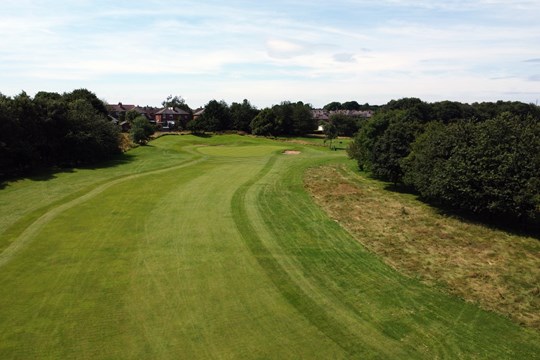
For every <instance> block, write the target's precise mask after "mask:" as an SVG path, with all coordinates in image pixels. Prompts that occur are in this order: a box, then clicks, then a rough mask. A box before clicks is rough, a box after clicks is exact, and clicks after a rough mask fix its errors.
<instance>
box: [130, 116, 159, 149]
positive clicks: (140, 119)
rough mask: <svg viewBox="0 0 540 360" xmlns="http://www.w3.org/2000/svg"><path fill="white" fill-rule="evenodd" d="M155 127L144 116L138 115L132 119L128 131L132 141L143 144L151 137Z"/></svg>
mask: <svg viewBox="0 0 540 360" xmlns="http://www.w3.org/2000/svg"><path fill="white" fill-rule="evenodd" d="M154 132H155V128H154V126H153V125H152V124H150V122H149V121H148V119H147V118H146V117H145V116H142V115H139V116H137V117H136V118H135V119H134V120H133V125H132V126H131V130H130V132H129V134H130V136H131V139H132V140H133V142H135V143H137V144H139V145H145V144H146V143H148V141H149V140H150V139H151V137H152V135H153V134H154Z"/></svg>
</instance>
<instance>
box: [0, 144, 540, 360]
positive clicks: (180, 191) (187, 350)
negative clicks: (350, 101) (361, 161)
mask: <svg viewBox="0 0 540 360" xmlns="http://www.w3.org/2000/svg"><path fill="white" fill-rule="evenodd" d="M287 149H289V150H299V151H301V153H300V154H298V155H284V154H283V153H282V152H283V151H284V150H287ZM336 161H345V160H344V154H343V152H330V151H327V150H326V149H324V148H320V147H311V146H308V145H300V144H291V143H279V142H274V141H270V140H264V139H254V138H249V137H240V136H232V135H231V136H215V137H212V138H197V137H192V136H166V137H162V138H159V139H157V140H155V141H153V142H152V143H151V146H148V147H141V148H138V149H135V150H133V151H132V152H130V153H129V155H128V156H127V157H125V158H124V159H121V160H119V161H117V162H116V163H114V162H113V163H111V164H109V165H110V166H109V167H106V168H102V169H83V170H76V171H73V172H65V173H58V174H54V175H51V176H49V177H48V178H47V179H34V180H23V181H19V182H16V183H11V184H8V185H7V186H6V187H5V188H4V189H2V190H0V224H1V226H2V233H1V234H0V251H1V253H0V289H1V292H0V358H1V359H29V358H40V359H59V358H78V359H100V358H105V359H123V358H126V359H141V358H148V359H156V358H158V359H163V358H164V359H166V358H170V359H238V358H246V359H270V358H274V359H288V358H289V359H299V358H305V359H315V358H319V359H351V358H359V359H370V358H381V359H387V358H396V359H415V358H420V359H434V358H450V359H455V358H485V359H500V358H508V359H533V358H538V357H539V354H540V334H539V333H538V332H535V331H532V330H527V329H524V328H521V327H519V326H517V325H516V324H514V323H512V322H510V321H509V320H507V319H505V318H503V317H501V316H498V315H495V314H493V313H489V312H486V311H483V310H481V309H479V308H478V307H476V306H473V305H471V304H468V303H465V302H463V301H461V300H459V299H457V298H454V297H449V296H447V295H444V294H442V293H440V292H438V291H437V290H434V289H432V288H429V287H427V286H425V285H423V284H421V283H420V282H418V281H416V280H414V279H411V278H408V277H404V276H402V275H400V274H399V273H397V272H395V271H394V270H392V269H391V268H389V267H388V266H386V265H384V264H383V263H382V262H381V261H380V260H379V259H378V258H377V257H376V256H374V255H372V254H371V253H369V252H367V251H366V250H365V249H364V248H363V247H362V246H361V245H360V244H359V243H358V242H357V241H356V240H354V239H353V238H352V237H351V236H350V235H349V234H348V233H347V232H346V231H345V230H343V229H342V228H341V227H340V226H339V225H338V224H337V223H336V222H334V221H332V220H330V219H329V218H328V217H327V216H326V215H325V213H324V212H323V211H322V210H320V209H319V208H318V207H317V206H316V205H315V204H314V203H313V201H312V200H311V198H310V197H309V195H307V194H306V192H305V190H304V188H303V174H304V171H305V169H307V168H308V167H311V166H317V165H320V164H324V163H328V162H336Z"/></svg>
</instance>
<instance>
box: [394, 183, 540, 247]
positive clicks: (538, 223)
mask: <svg viewBox="0 0 540 360" xmlns="http://www.w3.org/2000/svg"><path fill="white" fill-rule="evenodd" d="M384 189H385V190H387V191H390V192H393V193H399V194H407V195H413V196H414V197H415V199H416V200H418V201H421V202H422V203H424V204H426V205H429V206H430V207H431V208H432V209H434V210H435V211H436V213H437V214H439V215H442V216H445V217H450V218H454V219H457V220H459V221H461V222H464V223H467V224H471V225H480V226H485V227H488V228H490V229H493V230H500V231H505V232H508V233H510V234H513V235H518V236H527V237H532V238H535V239H537V240H540V219H536V220H525V219H516V218H513V217H504V216H495V215H492V214H478V213H473V212H471V211H466V210H462V209H455V208H452V207H450V206H448V205H445V204H441V203H439V202H436V201H433V200H430V199H426V198H424V197H422V196H420V194H418V192H416V191H415V190H414V189H413V188H412V187H409V186H406V185H400V184H387V185H386V186H385V187H384Z"/></svg>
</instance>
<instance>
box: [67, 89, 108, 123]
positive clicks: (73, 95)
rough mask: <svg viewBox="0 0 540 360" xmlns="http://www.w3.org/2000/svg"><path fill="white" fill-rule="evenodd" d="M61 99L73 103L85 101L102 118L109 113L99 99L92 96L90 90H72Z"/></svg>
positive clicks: (94, 95)
mask: <svg viewBox="0 0 540 360" xmlns="http://www.w3.org/2000/svg"><path fill="white" fill-rule="evenodd" d="M63 98H64V99H65V100H66V101H67V102H74V101H76V100H86V101H87V102H89V103H90V104H91V105H92V107H93V108H94V110H96V111H97V112H98V113H99V114H101V115H104V116H107V115H108V114H109V112H108V111H107V107H106V106H105V104H104V103H103V101H102V100H101V99H99V98H98V97H97V96H96V94H94V93H93V92H91V91H90V90H87V89H77V90H73V91H72V92H70V93H65V94H64V95H63Z"/></svg>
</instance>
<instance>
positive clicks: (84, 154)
mask: <svg viewBox="0 0 540 360" xmlns="http://www.w3.org/2000/svg"><path fill="white" fill-rule="evenodd" d="M67 124H68V131H67V134H66V135H65V137H64V139H63V143H62V149H63V155H64V157H63V160H62V162H63V164H65V165H78V164H84V163H92V162H96V161H100V160H104V159H106V158H109V157H110V156H111V155H112V154H116V153H118V152H119V151H120V149H119V141H120V129H119V128H118V126H116V125H114V124H113V123H111V122H109V121H108V120H107V118H106V117H105V116H104V115H103V114H101V113H100V112H99V111H97V110H96V109H95V108H94V107H93V105H92V104H91V103H90V102H88V101H87V100H85V99H77V100H74V101H71V102H69V104H68V111H67Z"/></svg>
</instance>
